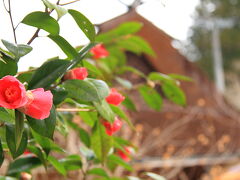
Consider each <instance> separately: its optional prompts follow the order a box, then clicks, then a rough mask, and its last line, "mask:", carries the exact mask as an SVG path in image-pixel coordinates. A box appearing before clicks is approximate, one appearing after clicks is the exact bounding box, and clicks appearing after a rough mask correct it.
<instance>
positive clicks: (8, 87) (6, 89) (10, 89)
mask: <svg viewBox="0 0 240 180" xmlns="http://www.w3.org/2000/svg"><path fill="white" fill-rule="evenodd" d="M26 103H27V96H26V90H25V87H24V85H23V84H22V83H21V82H20V81H19V80H18V79H17V78H15V77H14V76H5V77H3V78H2V79H0V106H1V107H4V108H8V109H16V108H19V107H21V106H24V105H25V104H26Z"/></svg>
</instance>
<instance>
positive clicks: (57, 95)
mask: <svg viewBox="0 0 240 180" xmlns="http://www.w3.org/2000/svg"><path fill="white" fill-rule="evenodd" d="M51 92H52V94H53V104H54V105H58V104H60V103H61V102H62V101H64V99H65V98H66V97H67V94H68V92H67V91H66V90H65V89H64V88H55V89H52V90H51Z"/></svg>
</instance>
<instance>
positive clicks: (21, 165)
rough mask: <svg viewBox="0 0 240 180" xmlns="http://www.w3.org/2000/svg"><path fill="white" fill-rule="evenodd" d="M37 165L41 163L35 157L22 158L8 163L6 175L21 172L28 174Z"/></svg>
mask: <svg viewBox="0 0 240 180" xmlns="http://www.w3.org/2000/svg"><path fill="white" fill-rule="evenodd" d="M39 165H41V161H40V160H39V159H38V158H36V157H32V156H27V157H22V158H19V159H17V160H15V161H13V162H12V163H10V165H9V167H8V171H7V175H9V176H11V175H14V174H17V173H21V172H28V171H29V170H31V169H33V168H35V167H37V166H39Z"/></svg>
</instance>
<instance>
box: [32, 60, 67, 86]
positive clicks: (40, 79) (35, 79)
mask: <svg viewBox="0 0 240 180" xmlns="http://www.w3.org/2000/svg"><path fill="white" fill-rule="evenodd" d="M69 65H70V62H69V61H65V60H52V61H48V62H46V63H44V64H43V65H42V66H41V67H39V68H38V69H37V70H36V72H35V73H34V74H33V76H32V79H31V81H30V82H29V84H28V89H36V88H47V87H49V86H50V85H51V83H53V82H54V81H56V80H57V79H58V78H60V77H62V75H63V74H64V73H65V72H66V71H67V68H68V66H69Z"/></svg>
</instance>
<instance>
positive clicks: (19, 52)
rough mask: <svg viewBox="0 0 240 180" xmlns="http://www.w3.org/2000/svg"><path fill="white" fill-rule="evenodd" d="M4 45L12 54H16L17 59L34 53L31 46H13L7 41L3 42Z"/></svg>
mask: <svg viewBox="0 0 240 180" xmlns="http://www.w3.org/2000/svg"><path fill="white" fill-rule="evenodd" d="M2 43H3V44H4V46H5V47H6V48H7V49H8V50H9V51H10V52H11V53H12V54H14V56H15V58H16V59H19V58H20V57H22V56H25V55H26V54H28V53H30V52H31V51H32V47H31V46H29V45H25V44H13V43H10V42H8V41H6V40H2Z"/></svg>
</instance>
